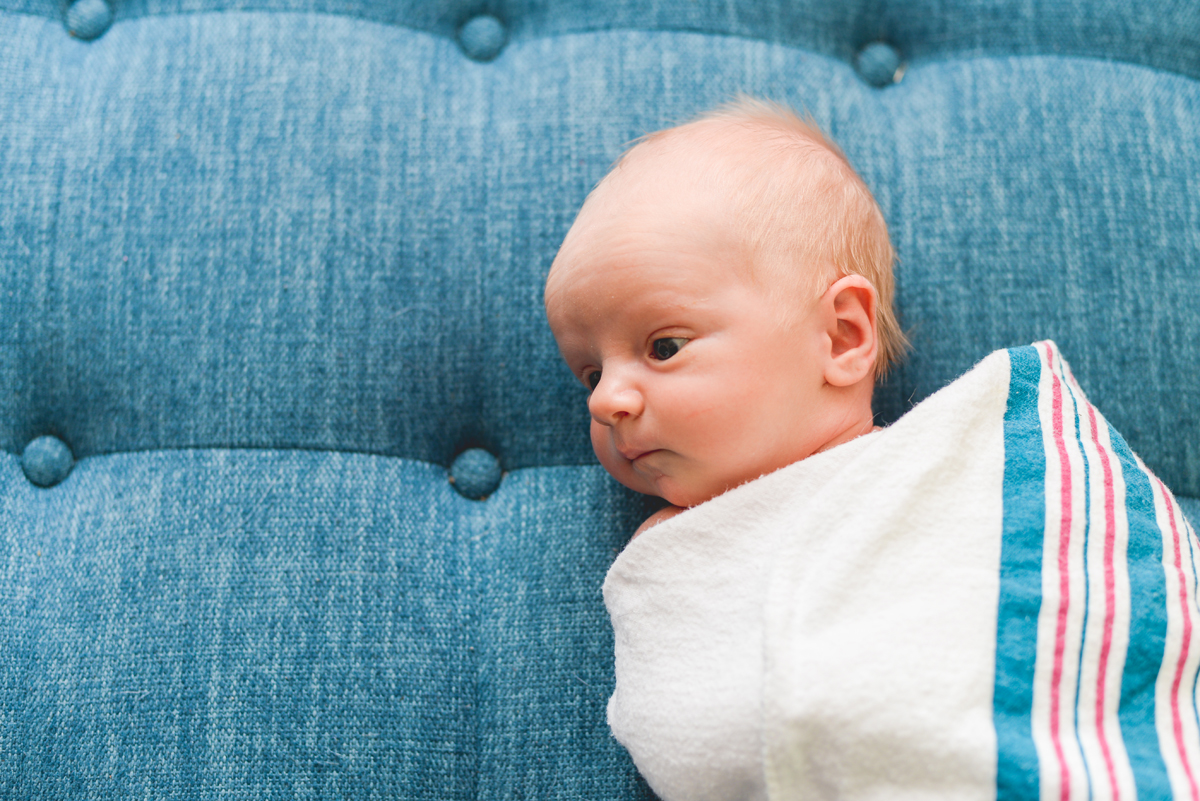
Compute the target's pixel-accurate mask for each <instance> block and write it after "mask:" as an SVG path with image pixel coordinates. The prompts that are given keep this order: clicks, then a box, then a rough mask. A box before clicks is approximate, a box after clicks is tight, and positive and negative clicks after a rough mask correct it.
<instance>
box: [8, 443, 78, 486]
mask: <svg viewBox="0 0 1200 801" xmlns="http://www.w3.org/2000/svg"><path fill="white" fill-rule="evenodd" d="M74 466H75V457H74V456H73V455H72V454H71V449H70V448H68V447H67V443H65V442H63V441H62V440H61V439H59V438H58V437H38V438H37V439H35V440H34V441H33V442H31V443H29V444H28V445H26V446H25V451H24V452H23V453H22V454H21V469H23V470H24V471H25V477H26V478H28V479H29V480H30V481H31V482H32V483H34V484H37V485H38V486H39V487H53V486H54V485H55V484H57V483H58V482H60V481H62V480H63V479H64V478H66V477H67V474H68V473H70V472H71V468H72V467H74Z"/></svg>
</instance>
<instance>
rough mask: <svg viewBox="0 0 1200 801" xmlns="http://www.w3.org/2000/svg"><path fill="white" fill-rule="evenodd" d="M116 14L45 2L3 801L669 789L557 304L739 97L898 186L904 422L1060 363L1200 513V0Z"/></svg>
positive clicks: (28, 111) (5, 260) (19, 154)
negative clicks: (621, 195)
mask: <svg viewBox="0 0 1200 801" xmlns="http://www.w3.org/2000/svg"><path fill="white" fill-rule="evenodd" d="M86 2H87V3H88V5H87V6H86V7H85V6H80V7H79V8H77V9H76V13H75V14H73V15H72V14H71V13H70V11H71V8H69V7H68V6H67V5H64V4H60V3H58V2H49V0H0V21H2V23H3V24H0V78H2V80H0V754H6V755H12V756H10V757H8V758H5V759H2V760H0V798H8V797H12V798H61V797H105V798H134V797H160V798H206V799H207V798H256V799H257V798H341V797H353V798H411V799H422V798H429V799H435V798H436V799H457V798H489V799H497V798H510V799H518V798H529V799H532V798H538V799H549V798H588V799H614V798H639V797H646V794H647V793H648V791H647V790H646V788H645V786H644V785H643V784H641V783H640V782H639V780H638V778H637V777H636V773H635V771H634V769H633V767H632V765H631V763H630V762H629V760H628V757H627V756H626V755H625V754H624V752H623V751H622V750H621V749H620V747H619V746H618V745H617V744H616V743H615V742H614V741H613V740H612V739H611V737H610V736H609V733H608V731H607V727H606V725H605V722H604V702H605V699H606V698H607V696H608V694H609V692H610V691H611V687H612V661H611V660H612V656H611V650H612V649H611V646H612V643H611V633H610V631H609V628H608V623H607V621H606V619H605V616H604V609H603V605H602V602H601V599H600V594H599V587H600V583H601V580H602V578H603V575H604V571H605V570H606V569H607V566H608V564H609V563H610V562H611V560H612V558H613V556H614V554H615V552H616V551H617V550H619V549H620V547H621V546H622V544H623V543H624V542H625V541H626V539H627V538H628V536H629V533H630V532H631V531H632V529H633V528H634V527H635V526H636V524H637V522H638V521H639V520H640V519H641V517H642V516H644V515H645V514H646V512H647V510H648V509H649V508H652V507H651V506H650V505H649V502H648V501H647V500H645V499H643V498H640V497H637V496H633V495H632V494H630V493H628V492H626V491H625V490H623V489H621V488H620V487H618V486H617V485H616V484H615V483H614V482H612V480H611V479H609V478H608V477H607V476H606V475H605V474H604V473H603V471H602V470H601V469H600V468H599V467H598V466H597V464H596V462H595V458H594V456H593V455H592V453H591V449H590V446H589V443H588V439H587V429H586V409H585V406H584V390H583V389H582V388H581V387H579V386H577V384H576V382H574V381H573V379H572V378H571V376H570V375H569V374H568V373H567V371H566V369H565V368H564V367H563V366H562V365H561V364H560V363H559V359H558V356H557V351H556V348H555V345H554V342H553V339H552V338H551V336H550V333H549V330H548V328H547V326H546V324H545V320H544V317H543V314H542V310H541V290H542V283H543V281H544V279H545V275H546V272H547V270H548V269H549V265H550V263H551V260H552V259H553V256H554V253H555V251H556V249H557V247H558V244H559V242H560V241H561V239H562V237H563V235H564V234H565V232H566V230H567V228H568V227H569V226H570V223H571V221H572V219H573V217H574V214H575V211H576V210H577V208H578V206H579V204H580V203H581V202H582V200H583V199H584V197H585V196H586V194H587V192H588V191H589V190H590V188H591V187H592V186H593V185H594V183H595V182H596V181H597V180H598V179H599V178H600V177H601V176H602V175H603V174H604V173H605V171H606V170H607V168H608V166H609V165H610V164H611V163H612V162H613V160H614V159H615V158H616V157H617V156H618V155H619V154H620V153H621V152H622V150H623V149H624V147H625V146H626V144H627V143H629V142H630V141H631V140H632V139H634V138H635V137H637V136H639V135H641V134H643V133H646V132H647V131H650V130H654V129H657V128H661V127H663V126H665V125H669V124H672V123H675V122H680V121H683V120H686V119H688V118H689V117H690V116H692V115H693V114H695V113H697V112H699V111H702V110H705V109H707V108H710V107H712V106H714V105H716V104H718V103H720V102H723V101H725V100H728V99H730V98H731V97H732V96H733V95H734V94H735V93H737V92H747V93H750V94H754V95H758V96H761V97H766V98H770V99H774V100H778V101H781V102H784V103H788V104H791V105H792V106H794V107H796V108H798V109H801V110H807V111H808V112H810V113H811V114H812V115H813V116H814V117H815V118H816V119H817V121H818V122H819V123H821V124H822V125H823V126H824V127H825V128H826V129H827V130H828V131H829V132H830V133H831V134H832V135H833V136H834V138H835V139H837V140H838V141H839V142H840V144H841V145H842V146H843V147H844V149H845V150H846V152H847V153H848V155H849V157H850V159H851V161H852V162H853V163H854V164H855V165H856V167H857V168H858V169H859V170H860V172H861V173H862V174H863V176H864V177H865V179H866V180H867V182H868V184H869V185H870V186H871V188H872V189H873V191H874V192H875V193H876V196H877V197H878V199H879V201H880V203H881V205H882V207H883V209H884V212H885V215H886V217H887V220H888V223H889V226H890V227H891V230H892V233H893V238H894V241H895V243H896V246H897V250H898V253H899V256H900V264H899V267H898V273H897V276H898V302H899V311H900V316H901V320H902V323H903V325H904V326H905V327H906V328H907V329H908V330H909V332H910V336H911V339H912V341H913V345H914V349H913V352H912V355H911V356H910V358H909V359H908V360H907V361H906V362H905V363H904V364H903V365H902V366H901V367H900V368H899V369H897V370H896V371H895V372H894V373H893V374H892V375H891V376H890V377H889V379H888V380H887V382H886V383H884V384H883V385H882V386H881V387H880V389H879V392H878V402H877V409H878V411H879V415H880V418H881V420H884V421H888V420H894V419H896V418H897V417H898V416H899V415H901V414H902V413H903V412H904V411H905V410H906V409H907V408H909V406H910V405H911V404H912V403H915V402H917V401H919V400H921V399H922V398H924V397H926V396H928V395H929V394H930V393H932V392H933V391H935V390H936V389H937V388H939V387H940V386H942V385H943V384H945V383H946V382H948V381H949V380H951V379H952V378H954V377H955V376H956V375H958V374H960V373H962V372H963V371H965V370H966V369H967V368H968V367H970V366H971V365H972V364H973V363H974V362H975V361H976V360H978V359H979V358H981V357H982V356H983V355H985V354H987V353H989V352H990V351H992V350H994V349H997V348H1002V347H1009V346H1014V345H1022V344H1027V343H1029V342H1032V341H1034V340H1039V339H1047V338H1049V339H1054V340H1056V341H1057V342H1058V343H1059V345H1060V346H1061V348H1062V350H1063V353H1064V355H1065V356H1066V357H1067V358H1068V359H1069V360H1070V362H1071V364H1072V366H1073V367H1074V370H1075V373H1076V377H1077V378H1078V380H1079V382H1080V384H1081V385H1082V386H1083V388H1084V390H1085V391H1086V392H1087V394H1088V397H1089V398H1090V399H1091V400H1092V401H1093V402H1094V403H1095V404H1096V405H1097V406H1098V407H1099V408H1100V409H1101V410H1103V412H1104V413H1105V415H1106V416H1107V417H1108V419H1109V420H1110V421H1111V422H1112V423H1113V424H1114V426H1116V428H1117V429H1118V430H1120V431H1121V432H1122V433H1123V434H1124V435H1125V437H1126V438H1127V439H1128V441H1129V443H1130V445H1131V446H1132V447H1133V449H1134V450H1135V451H1137V452H1138V453H1139V454H1140V455H1141V456H1142V458H1143V459H1145V461H1146V462H1147V464H1148V465H1149V467H1150V468H1151V469H1153V470H1154V471H1155V472H1156V473H1157V474H1158V475H1159V476H1161V477H1162V478H1163V479H1164V481H1166V482H1167V484H1169V485H1170V486H1171V488H1172V489H1173V490H1174V491H1175V492H1176V494H1177V495H1179V496H1181V502H1182V503H1183V505H1184V508H1185V509H1186V510H1187V511H1188V513H1189V514H1190V515H1191V516H1192V519H1193V520H1196V518H1197V516H1198V514H1200V501H1197V500H1196V499H1197V498H1200V255H1198V254H1200V140H1198V139H1197V137H1196V135H1195V131H1196V130H1198V129H1200V80H1198V79H1200V6H1198V5H1196V4H1194V3H1189V2H1178V3H1162V2H1153V3H1152V2H1149V1H1148V0H1136V1H1135V2H1128V0H1126V1H1125V2H1116V0H1072V1H1071V2H1049V0H1044V1H1042V0H957V2H953V3H942V2H932V0H908V1H907V2H855V3H842V2H838V0H804V2H786V1H785V0H728V1H726V0H721V1H720V2H718V1H717V0H699V1H698V2H693V0H657V1H656V0H614V2H608V3H592V2H583V0H549V1H548V2H532V1H531V0H513V1H512V2H492V3H477V2H469V3H468V2H466V0H439V1H438V2H412V1H410V0H405V1H404V2H394V3H384V2H380V1H379V0H261V1H259V2H256V1H255V0H240V1H239V0H86ZM102 6H107V9H108V11H109V12H110V13H107V14H106V13H104V12H105V9H104V8H103V7H102ZM72 26H75V27H72ZM69 28H70V30H74V31H75V35H72V33H71V32H70V30H69ZM877 43H884V44H885V45H887V47H888V48H891V50H893V51H894V52H895V54H896V56H897V58H898V60H899V64H900V67H899V69H898V70H897V71H896V73H895V76H896V77H899V81H898V82H895V81H893V82H888V81H887V80H886V77H887V76H886V75H884V74H882V73H880V72H879V70H878V69H877V68H876V69H875V72H873V73H872V74H871V75H870V76H867V77H868V78H870V80H865V79H864V76H863V75H860V74H859V73H858V72H857V71H856V65H861V64H865V63H870V64H876V63H877V61H878V59H874V60H872V59H859V58H858V56H859V54H860V53H862V52H864V50H865V49H866V48H869V47H871V46H873V45H877ZM871 52H873V53H876V54H878V53H880V52H884V51H882V50H880V49H879V48H878V47H876V48H875V50H873V51H871ZM889 64H890V62H889ZM877 73H878V74H877ZM881 75H882V77H880V76H881ZM46 436H49V437H54V438H55V439H56V440H58V441H59V442H61V443H62V445H63V446H64V447H63V448H58V447H57V446H54V448H53V449H52V450H53V453H59V454H66V456H63V458H62V459H59V461H58V462H55V464H54V465H51V466H53V467H54V469H49V468H48V467H45V465H49V464H50V462H48V461H46V460H45V459H43V460H42V461H37V458H40V457H37V454H39V453H41V452H42V451H41V450H38V449H35V451H34V452H32V454H33V455H31V456H30V457H29V459H28V464H27V465H26V467H24V468H23V466H22V454H23V453H24V452H25V450H26V447H27V446H28V445H29V444H30V443H31V442H33V441H35V440H37V439H38V438H40V437H46ZM40 447H41V446H39V448H40ZM471 449H479V450H481V451H485V452H486V453H487V454H491V456H492V457H494V460H495V465H498V469H499V484H498V485H496V486H495V489H494V490H493V489H492V487H493V483H492V482H494V481H495V480H496V469H497V468H496V467H495V465H493V464H492V462H491V461H487V460H486V459H484V460H483V461H482V462H480V463H481V464H483V463H486V466H487V476H486V478H487V481H486V483H483V482H482V480H481V482H477V483H478V484H479V488H477V489H478V491H477V492H476V491H474V490H473V492H474V494H477V495H478V496H479V497H480V500H474V499H472V498H471V497H467V496H464V495H463V494H460V492H458V491H456V490H455V486H454V484H452V483H451V481H450V478H451V476H452V471H451V468H452V465H454V464H455V459H456V457H458V456H459V455H460V454H462V453H463V452H465V451H469V450H471ZM46 452H47V453H50V452H51V451H46ZM68 457H69V458H68ZM480 458H482V457H480ZM463 465H465V463H460V469H465V467H464V466H463ZM26 469H28V470H30V471H32V472H33V475H35V476H37V477H39V481H41V482H42V483H45V484H47V486H38V485H35V484H34V483H32V482H31V480H30V479H29V477H28V476H27V472H26ZM464 475H466V474H465V473H464ZM472 475H474V474H472ZM473 486H474V485H473Z"/></svg>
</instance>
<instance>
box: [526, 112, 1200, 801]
mask: <svg viewBox="0 0 1200 801" xmlns="http://www.w3.org/2000/svg"><path fill="white" fill-rule="evenodd" d="M893 260H894V256H893V251H892V247H891V245H890V243H889V241H888V233H887V227H886V225H885V223H884V220H883V216H882V214H881V213H880V210H879V207H878V206H877V205H876V203H875V201H874V199H873V198H872V196H871V193H870V192H869V191H868V189H867V187H866V186H865V185H864V183H863V181H862V180H861V179H860V178H859V176H858V175H856V174H855V172H854V170H853V169H851V167H850V165H849V164H848V163H847V161H846V158H845V157H844V156H843V155H842V154H841V152H840V151H839V150H838V149H837V148H836V147H835V146H834V145H833V144H832V143H830V142H829V140H827V139H826V138H825V137H824V136H823V135H822V134H821V132H820V131H819V130H818V129H817V128H816V127H815V126H813V125H812V124H810V123H806V122H804V121H803V120H801V119H798V118H797V117H796V116H795V115H794V114H792V113H790V112H788V111H787V110H785V109H783V108H780V107H778V106H774V105H769V104H766V103H761V102H756V101H751V100H742V101H739V102H737V103H735V104H733V105H731V106H726V107H723V108H720V109H718V110H716V111H714V112H712V113H710V114H706V115H704V116H703V117H701V118H699V119H697V120H695V121H694V122H690V123H687V124H685V125H681V126H679V127H676V128H671V129H668V130H665V131H661V132H659V133H656V134H652V135H650V136H648V137H646V138H645V139H643V140H641V142H639V143H638V144H637V145H636V146H635V147H634V148H633V149H631V150H630V151H629V152H628V153H626V154H625V156H624V157H623V158H622V159H621V160H620V162H619V163H618V164H617V166H616V167H615V168H614V169H613V170H612V171H611V172H610V173H609V174H608V175H607V176H606V177H605V178H604V180H603V181H601V183H600V184H599V185H598V186H597V187H596V189H595V190H594V191H593V192H592V194H591V195H590V196H589V198H588V199H587V201H586V203H585V204H584V206H583V208H582V209H581V210H580V212H579V216H578V218H577V219H576V221H575V224H574V225H573V226H572V228H571V230H570V231H569V233H568V234H567V237H566V239H565V240H564V242H563V245H562V248H561V250H560V251H559V253H558V256H557V258H556V259H555V261H554V264H553V266H552V268H551V270H550V274H549V277H548V278H547V282H546V293H545V303H546V314H547V316H548V318H549V322H550V327H551V330H552V331H553V333H554V336H555V338H556V340H557V342H558V346H559V349H560V350H561V352H562V356H563V358H564V359H565V360H566V362H567V364H568V365H569V366H570V368H571V370H572V372H573V373H574V374H575V375H576V376H577V377H578V379H579V380H580V381H581V382H582V383H583V384H584V386H585V387H587V388H588V390H590V395H589V397H588V409H589V412H590V414H591V436H592V444H593V447H594V448H595V450H596V454H597V456H599V459H600V462H601V464H602V465H603V466H604V467H605V469H607V470H608V472H609V473H611V474H612V475H613V476H614V477H615V478H616V479H617V480H618V481H620V482H621V483H622V484H624V485H625V486H627V487H630V488H632V489H634V490H637V491H639V492H643V493H648V494H650V495H657V496H660V497H662V498H664V499H665V500H666V501H667V502H668V504H669V506H667V507H666V508H664V509H663V510H661V511H660V512H658V513H656V514H655V515H653V516H651V518H650V519H649V520H647V521H646V522H645V523H643V524H642V526H641V527H640V528H639V529H638V532H637V534H636V535H635V536H637V535H641V534H643V533H644V532H645V531H646V530H647V529H648V528H650V527H652V526H657V528H656V529H655V530H654V531H652V532H650V533H649V534H648V535H646V536H638V537H637V539H636V540H635V541H634V542H632V543H630V545H629V546H628V547H627V548H625V550H624V551H622V553H621V554H620V555H619V556H618V557H617V559H616V560H615V561H614V563H613V566H612V567H611V569H610V570H609V573H608V576H607V577H606V579H605V584H604V600H605V605H606V607H607V608H608V611H609V616H610V619H611V621H612V624H613V631H614V647H615V656H614V669H615V673H616V686H615V689H614V692H613V695H612V697H611V698H610V700H609V705H608V721H609V725H610V727H611V728H612V731H613V734H614V736H615V737H616V738H617V739H618V740H619V741H620V742H621V743H622V744H623V745H625V747H626V748H627V749H628V750H629V752H630V754H631V756H632V757H633V759H634V762H635V763H636V764H637V766H638V768H639V770H640V771H641V772H642V774H643V775H644V776H645V777H646V779H647V781H648V782H649V783H650V786H651V787H652V788H653V789H654V790H655V792H656V793H657V794H658V795H659V796H660V797H661V798H663V799H664V801H676V799H680V801H684V800H686V801H703V800H704V799H738V800H739V801H752V800H754V799H766V798H779V799H790V798H838V799H864V800H865V799H880V798H887V799H892V798H920V799H934V798H937V799H947V800H948V801H949V799H953V800H954V801H962V799H976V798H978V799H985V798H996V797H1004V798H1038V797H1042V798H1058V797H1061V798H1074V797H1076V795H1077V794H1078V793H1079V792H1083V793H1084V795H1083V796H1079V797H1085V796H1086V795H1087V794H1088V793H1089V792H1096V793H1098V795H1096V796H1095V797H1106V798H1118V797H1126V798H1132V797H1135V796H1136V795H1139V794H1140V795H1141V796H1142V797H1154V798H1163V797H1167V796H1168V795H1171V794H1173V795H1174V796H1175V797H1177V798H1185V797H1187V798H1196V797H1197V794H1196V783H1195V779H1194V777H1195V776H1196V775H1200V724H1197V723H1196V721H1200V714H1197V710H1196V706H1197V697H1196V694H1195V692H1194V690H1193V688H1194V687H1196V686H1197V680H1198V676H1200V659H1198V658H1196V657H1195V655H1196V654H1200V611H1196V610H1200V598H1197V596H1198V595H1200V588H1198V586H1197V583H1196V581H1195V580H1194V577H1195V575H1197V574H1198V573H1200V564H1198V562H1200V559H1198V555H1200V541H1198V540H1197V539H1196V537H1195V535H1194V533H1193V532H1192V531H1191V529H1190V527H1189V526H1188V524H1187V522H1186V520H1184V518H1183V517H1182V513H1181V512H1180V510H1179V507H1178V505H1177V504H1176V503H1175V501H1174V499H1173V497H1172V496H1171V494H1170V492H1169V491H1168V490H1167V489H1166V487H1165V486H1164V485H1163V484H1162V482H1160V481H1158V479H1156V478H1155V477H1154V476H1153V474H1151V473H1150V472H1149V471H1148V470H1147V469H1146V468H1145V466H1144V465H1143V464H1142V463H1141V462H1139V461H1138V460H1137V458H1136V457H1135V456H1134V455H1133V453H1132V451H1131V450H1129V448H1128V445H1127V444H1126V443H1125V442H1124V440H1123V439H1122V438H1121V437H1120V435H1119V434H1118V433H1117V432H1116V431H1115V429H1113V428H1112V427H1111V426H1110V425H1108V423H1107V422H1106V421H1105V420H1104V418H1103V416H1102V415H1101V414H1100V413H1099V411H1098V410H1096V408H1095V407H1094V406H1092V405H1091V404H1090V403H1088V401H1087V399H1086V398H1085V397H1084V395H1083V392H1082V390H1081V389H1080V388H1079V385H1078V384H1077V383H1076V382H1075V381H1074V379H1073V377H1072V376H1071V372H1070V369H1069V368H1068V367H1067V366H1066V363H1065V361H1064V360H1063V359H1062V356H1061V354H1060V353H1059V352H1058V349H1057V347H1056V346H1055V345H1054V344H1053V343H1052V342H1040V343H1035V344H1034V345H1031V346H1027V347H1023V348H1014V349H1011V350H1006V351H997V352H996V353H993V354H992V355H990V356H988V357H987V358H985V359H984V360H983V361H981V362H980V363H979V364H978V365H977V366H976V367H975V368H973V369H972V370H971V371H969V372H968V373H966V374H965V375H963V376H962V377H960V378H958V379H957V380H956V381H954V382H953V383H951V384H950V385H949V386H947V387H945V388H943V389H942V390H940V391H939V392H937V393H935V394H934V395H932V396H930V397H929V398H928V399H926V400H925V401H923V402H922V403H921V404H919V405H918V406H917V407H915V408H914V409H913V410H911V411H910V412H909V413H908V414H906V415H905V416H904V417H903V418H901V419H900V420H898V421H896V422H895V423H894V424H892V425H890V426H889V427H888V428H887V429H886V430H880V429H877V428H876V427H875V426H873V418H872V412H871V395H872V390H873V387H874V382H875V379H876V378H877V377H878V376H879V375H880V374H882V373H883V372H884V371H885V370H886V369H887V368H888V366H889V365H890V364H892V363H893V362H894V361H895V360H896V359H897V358H898V357H899V356H900V354H901V353H902V352H903V350H904V348H905V346H906V343H905V340H904V337H903V335H902V334H901V332H900V329H899V326H898V325H897V322H896V319H895V315H894V313H893V310H892V264H893ZM671 518H674V519H671ZM1189 577H1190V578H1189ZM1072 788H1074V793H1073V791H1072ZM1080 788H1082V790H1081V789H1080ZM1089 788H1093V789H1092V790H1089ZM1097 788H1098V789H1097Z"/></svg>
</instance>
